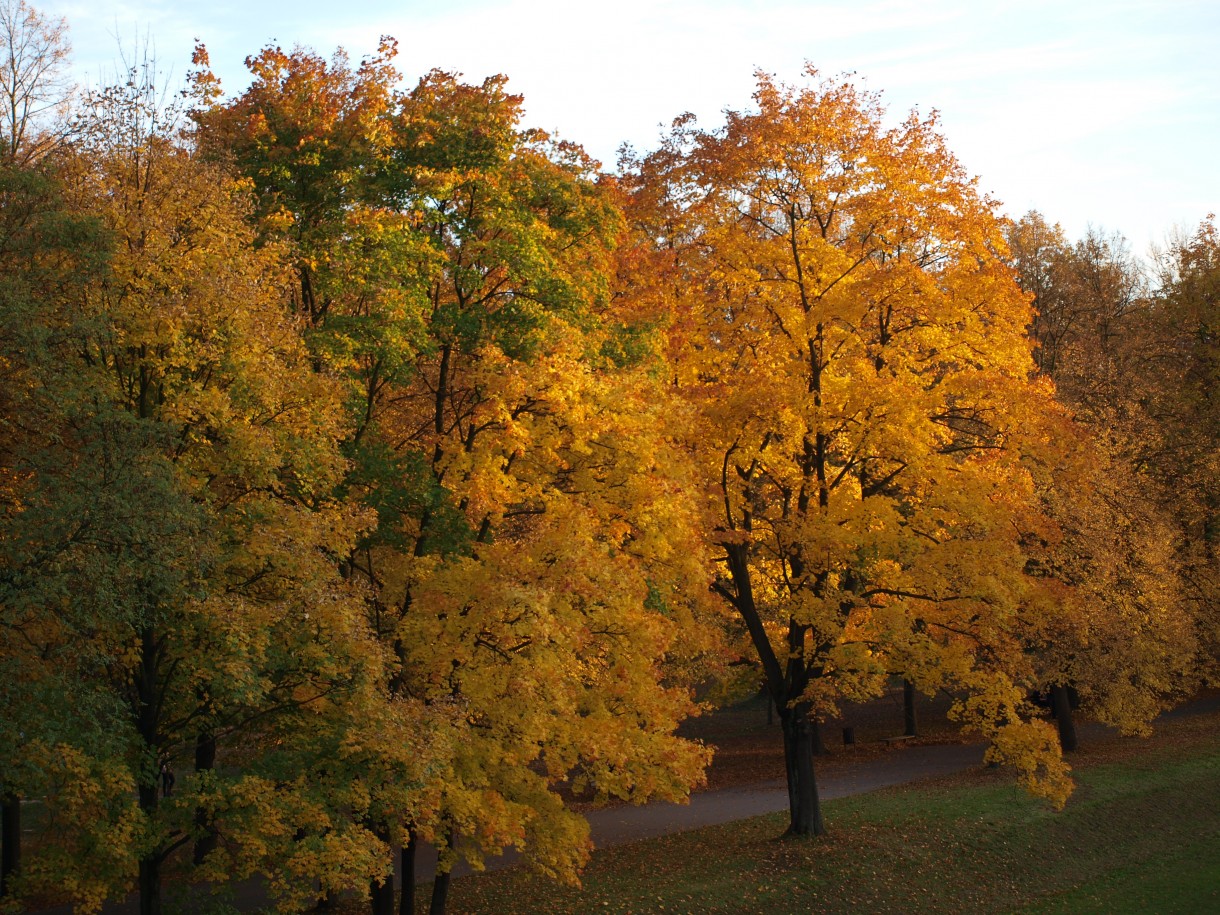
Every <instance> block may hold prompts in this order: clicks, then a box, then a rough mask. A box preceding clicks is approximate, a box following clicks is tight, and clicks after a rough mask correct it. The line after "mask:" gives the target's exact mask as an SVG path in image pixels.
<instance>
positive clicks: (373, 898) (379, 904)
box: [369, 873, 394, 915]
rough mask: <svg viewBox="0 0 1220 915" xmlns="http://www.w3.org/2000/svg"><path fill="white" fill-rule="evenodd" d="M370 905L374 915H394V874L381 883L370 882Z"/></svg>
mask: <svg viewBox="0 0 1220 915" xmlns="http://www.w3.org/2000/svg"><path fill="white" fill-rule="evenodd" d="M369 904H370V910H371V911H372V913H373V915H394V874H393V873H390V874H388V875H387V876H386V877H385V878H384V879H382V880H381V882H378V881H376V880H371V881H369Z"/></svg>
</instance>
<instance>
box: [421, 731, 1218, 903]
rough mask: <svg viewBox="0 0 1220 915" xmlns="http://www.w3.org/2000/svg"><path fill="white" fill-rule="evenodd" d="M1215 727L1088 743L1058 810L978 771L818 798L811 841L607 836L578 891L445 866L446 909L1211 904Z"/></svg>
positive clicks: (767, 831)
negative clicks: (820, 807) (615, 842)
mask: <svg viewBox="0 0 1220 915" xmlns="http://www.w3.org/2000/svg"><path fill="white" fill-rule="evenodd" d="M1218 735H1220V717H1217V716H1214V715H1212V716H1206V717H1202V716H1200V717H1198V718H1192V719H1189V720H1183V721H1179V722H1174V723H1172V724H1171V725H1167V726H1166V728H1165V729H1163V731H1162V733H1161V734H1160V735H1159V736H1158V738H1156V739H1154V740H1153V741H1152V742H1151V743H1140V742H1136V741H1122V742H1112V744H1111V745H1108V746H1107V747H1102V748H1101V749H1097V750H1093V751H1088V750H1086V752H1085V753H1084V754H1082V756H1081V757H1080V758H1078V760H1076V762H1077V765H1078V768H1077V772H1076V775H1077V781H1078V785H1079V787H1078V789H1077V792H1076V794H1075V795H1074V796H1073V798H1072V799H1071V800H1070V801H1069V802H1068V805H1067V807H1066V808H1065V809H1064V810H1063V811H1060V812H1056V811H1054V810H1051V809H1049V808H1048V807H1046V806H1045V805H1044V804H1042V803H1040V802H1038V801H1036V800H1034V799H1032V798H1029V797H1028V796H1026V795H1025V794H1023V793H1022V792H1020V791H1019V790H1017V789H1016V788H1014V787H1013V786H1012V784H1011V782H1010V781H1009V780H1007V776H1005V774H1004V773H1002V772H974V773H969V774H965V775H961V776H955V777H952V778H948V779H941V780H938V781H936V782H933V783H926V784H925V785H923V786H919V787H907V788H897V789H891V790H888V791H882V792H876V793H873V794H869V795H862V796H858V797H855V798H846V799H843V800H840V801H832V802H829V803H827V804H826V805H825V808H824V813H825V818H826V822H827V825H828V826H829V829H830V834H829V835H828V836H825V837H822V838H820V839H812V840H796V839H780V838H777V836H779V835H780V833H781V832H782V831H783V828H784V825H785V823H784V819H783V818H782V817H781V816H767V817H760V818H757V819H753V820H746V821H742V822H739V823H733V824H728V825H725V826H718V827H713V828H709V829H703V830H699V831H697V832H690V833H684V834H680V835H675V836H669V837H666V838H662V839H657V840H652V841H647V842H639V843H634V844H632V845H626V846H620V847H618V848H612V849H608V850H606V851H604V852H599V853H598V854H597V855H596V856H595V857H594V860H593V862H592V864H591V865H590V867H589V869H588V870H587V871H586V873H585V875H584V886H583V888H580V889H575V888H569V887H562V886H558V885H556V884H554V883H551V882H549V881H546V880H544V879H542V878H539V877H536V876H533V875H531V874H529V873H528V872H525V871H521V870H514V871H501V872H496V873H491V874H485V875H481V876H478V877H470V878H463V879H460V880H455V881H454V884H453V887H452V889H451V891H450V906H449V911H450V912H452V913H476V912H478V913H491V912H495V913H504V915H511V913H535V912H538V913H542V912H549V913H590V912H615V913H646V912H692V913H693V912H698V913H714V912H721V913H787V912H791V913H808V912H819V913H821V912H828V913H832V912H845V913H846V912H851V913H865V912H878V913H881V912H884V913H889V912H903V913H921V912H927V913H932V912H936V913H944V912H954V913H957V912H963V913H965V912H979V913H983V912H986V913H996V912H1029V913H1034V912H1037V913H1080V912H1098V913H1101V912H1105V913H1117V912H1132V913H1134V912H1138V913H1145V912H1159V913H1173V912H1184V913H1185V912H1189V913H1199V912H1211V911H1215V912H1220V736H1218ZM424 904H425V905H426V902H425V903H424ZM424 911H426V908H425V909H424Z"/></svg>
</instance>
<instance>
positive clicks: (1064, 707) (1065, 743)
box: [1051, 685, 1080, 753]
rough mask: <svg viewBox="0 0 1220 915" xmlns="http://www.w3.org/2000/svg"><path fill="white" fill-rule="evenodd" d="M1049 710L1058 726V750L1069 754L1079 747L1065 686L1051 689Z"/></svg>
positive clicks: (1070, 703) (1069, 697) (1070, 702)
mask: <svg viewBox="0 0 1220 915" xmlns="http://www.w3.org/2000/svg"><path fill="white" fill-rule="evenodd" d="M1051 710H1052V711H1053V712H1054V714H1055V722H1056V723H1057V724H1058V725H1059V749H1061V750H1062V751H1063V752H1064V753H1071V752H1073V751H1074V750H1076V749H1077V747H1079V745H1080V744H1079V741H1077V739H1076V722H1075V721H1074V720H1073V718H1072V700H1071V696H1070V695H1069V694H1068V688H1067V687H1066V686H1058V685H1056V686H1052V687H1051Z"/></svg>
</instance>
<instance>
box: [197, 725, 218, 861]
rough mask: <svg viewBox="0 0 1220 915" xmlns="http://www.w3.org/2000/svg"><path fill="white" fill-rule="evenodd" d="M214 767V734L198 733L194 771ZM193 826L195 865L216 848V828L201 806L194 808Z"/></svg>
mask: <svg viewBox="0 0 1220 915" xmlns="http://www.w3.org/2000/svg"><path fill="white" fill-rule="evenodd" d="M215 767H216V735H214V734H212V733H211V732H208V733H205V734H200V735H199V736H198V737H197V738H196V739H195V772H196V773H200V772H210V771H212V769H214V768H215ZM195 828H196V830H197V831H198V833H197V834H198V838H197V839H195V850H194V854H193V856H192V858H193V860H194V862H195V865H196V866H198V865H200V864H202V863H203V859H204V858H206V857H207V856H208V854H209V853H211V851H212V850H213V849H215V848H216V828H215V826H214V825H213V824H212V818H211V817H210V816H209V815H208V812H207V811H206V810H205V809H204V808H202V807H196V808H195Z"/></svg>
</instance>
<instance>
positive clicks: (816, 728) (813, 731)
mask: <svg viewBox="0 0 1220 915" xmlns="http://www.w3.org/2000/svg"><path fill="white" fill-rule="evenodd" d="M809 739H810V740H811V741H812V742H813V743H812V746H813V755H814V756H829V755H830V750H828V749H827V748H826V742H825V741H824V740H823V739H822V723H821V722H820V721H818V720H817V719H816V718H812V719H810V721H809Z"/></svg>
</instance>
